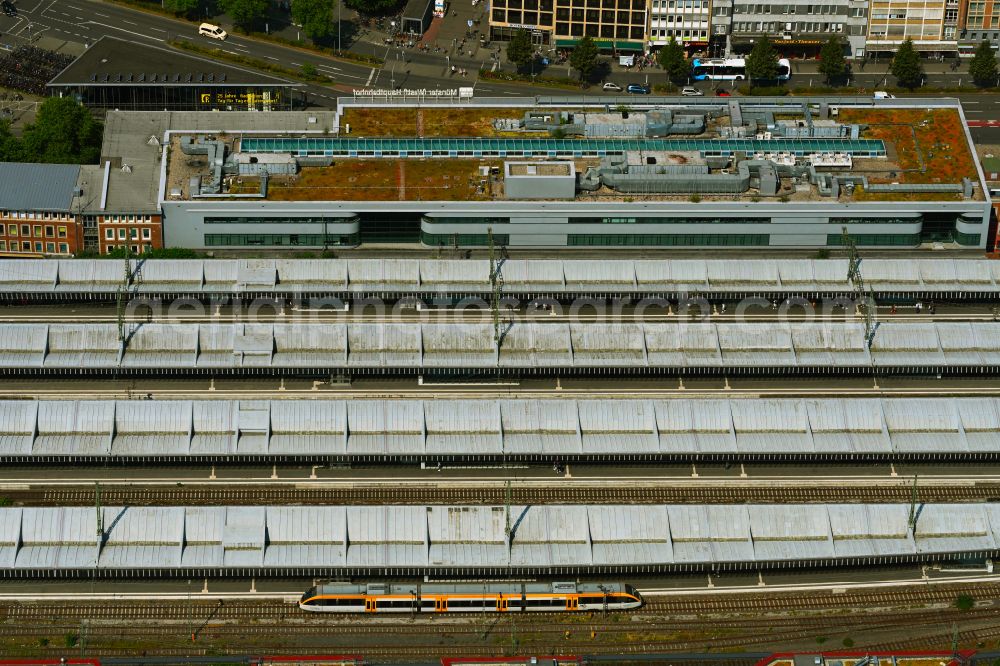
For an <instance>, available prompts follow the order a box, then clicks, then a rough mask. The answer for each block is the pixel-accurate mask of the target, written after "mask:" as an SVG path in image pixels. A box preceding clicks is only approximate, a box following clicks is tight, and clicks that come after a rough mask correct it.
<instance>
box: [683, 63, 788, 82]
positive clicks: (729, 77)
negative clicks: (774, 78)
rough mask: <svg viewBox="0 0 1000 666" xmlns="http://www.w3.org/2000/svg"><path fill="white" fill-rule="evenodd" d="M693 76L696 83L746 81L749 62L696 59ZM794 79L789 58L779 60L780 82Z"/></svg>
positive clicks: (692, 69)
mask: <svg viewBox="0 0 1000 666" xmlns="http://www.w3.org/2000/svg"><path fill="white" fill-rule="evenodd" d="M691 75H692V78H693V79H694V80H695V81H744V80H746V78H747V61H746V60H745V59H743V58H707V59H704V60H701V59H698V58H695V59H694V60H693V61H691ZM790 78H792V64H791V63H790V62H788V59H787V58H781V59H780V60H778V80H779V81H787V80H788V79H790Z"/></svg>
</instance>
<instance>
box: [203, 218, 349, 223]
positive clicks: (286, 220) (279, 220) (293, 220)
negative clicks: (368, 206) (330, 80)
mask: <svg viewBox="0 0 1000 666" xmlns="http://www.w3.org/2000/svg"><path fill="white" fill-rule="evenodd" d="M353 219H354V218H353V217H350V218H346V217H243V216H238V217H206V218H205V224H342V223H344V222H351V221H353Z"/></svg>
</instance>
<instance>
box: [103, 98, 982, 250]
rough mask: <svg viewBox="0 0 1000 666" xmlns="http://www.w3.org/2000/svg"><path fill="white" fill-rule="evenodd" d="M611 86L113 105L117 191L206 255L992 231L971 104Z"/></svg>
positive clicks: (899, 244) (783, 240)
mask: <svg viewBox="0 0 1000 666" xmlns="http://www.w3.org/2000/svg"><path fill="white" fill-rule="evenodd" d="M410 99H412V98H410ZM607 100H608V98H601V99H600V100H598V99H594V98H530V99H516V100H511V99H503V100H498V99H485V100H481V99H474V100H473V99H462V100H454V99H440V98H419V99H418V100H417V101H411V102H407V101H402V100H400V99H394V98H389V99H385V98H382V99H381V100H379V99H378V98H368V99H365V100H361V99H347V98H344V99H342V100H341V103H340V106H339V107H338V109H336V110H332V111H316V112H270V113H241V112H231V113H199V112H111V113H110V114H109V118H108V125H107V132H108V133H109V134H112V135H114V138H115V140H114V141H111V142H109V141H108V140H107V137H106V142H105V144H106V145H109V144H110V145H113V146H114V148H115V149H116V150H118V151H119V152H120V153H121V154H106V155H105V159H106V160H108V162H107V163H106V165H105V166H104V167H103V168H106V169H111V168H112V166H111V161H112V160H117V161H120V162H122V163H127V164H129V165H130V167H129V168H130V172H129V174H128V175H127V176H123V175H121V174H118V175H117V177H116V178H114V179H112V180H111V185H110V187H111V188H112V189H114V188H126V189H127V188H134V189H135V191H136V192H141V193H150V194H149V195H147V197H148V196H150V195H151V196H153V197H154V198H155V201H150V202H149V204H151V205H152V206H153V207H155V208H156V209H158V210H160V211H161V212H162V216H163V242H164V245H166V246H174V247H188V248H194V249H200V250H209V251H225V250H240V249H246V248H273V249H296V248H300V249H326V248H335V247H353V246H357V245H361V244H371V243H380V244H387V243H389V244H399V245H412V246H415V247H416V246H420V245H422V246H425V247H432V248H438V247H442V248H473V247H483V246H485V245H486V244H487V242H488V241H487V236H488V234H489V232H492V234H493V235H494V238H495V240H496V242H497V243H500V244H505V245H508V246H510V247H523V248H532V247H538V248H574V247H575V248H579V247H592V246H612V247H618V248H630V247H637V248H651V247H657V248H671V247H674V248H676V247H687V248H698V247H746V248H767V247H780V248H822V247H829V246H837V245H839V244H840V243H841V242H842V240H841V239H842V229H844V228H846V229H847V231H848V232H849V233H850V234H851V236H852V237H853V238H854V239H855V240H856V242H857V243H858V245H862V246H869V247H891V248H915V247H919V246H922V245H927V246H933V245H935V244H938V245H948V246H951V247H955V246H958V247H970V248H973V247H975V248H984V247H986V246H987V242H988V239H991V238H992V236H991V234H990V233H989V225H990V205H991V202H990V196H989V190H988V188H987V187H986V183H985V181H984V178H983V173H982V170H981V168H980V167H979V164H978V162H977V160H976V157H975V152H974V150H973V148H972V143H971V138H970V136H969V134H968V131H967V129H966V125H965V119H964V116H963V114H962V110H961V107H960V105H959V104H958V102H957V101H955V100H913V99H910V100H901V99H897V100H871V99H868V98H837V99H828V98H747V99H742V98H728V99H723V98H704V99H697V100H693V101H692V100H688V99H683V98H656V97H651V98H643V99H641V100H637V99H636V98H628V99H624V98H616V99H614V100H613V101H612V102H611V103H608V101H607ZM95 180H96V179H95ZM103 182H104V187H105V188H107V187H109V185H108V180H104V181H103ZM97 194H98V196H96V197H95V200H98V201H100V200H106V199H108V198H109V193H108V192H101V193H97ZM112 194H113V193H112ZM111 198H114V197H113V196H112V197H111ZM128 198H129V199H134V198H143V197H142V196H139V197H128ZM113 245H114V243H113V242H111V243H110V244H109V245H108V249H111V248H113ZM990 245H992V241H991V240H990Z"/></svg>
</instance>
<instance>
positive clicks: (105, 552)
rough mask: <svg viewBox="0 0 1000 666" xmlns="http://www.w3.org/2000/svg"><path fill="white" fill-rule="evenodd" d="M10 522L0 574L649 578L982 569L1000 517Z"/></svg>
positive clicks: (331, 512)
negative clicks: (806, 569)
mask: <svg viewBox="0 0 1000 666" xmlns="http://www.w3.org/2000/svg"><path fill="white" fill-rule="evenodd" d="M100 511H101V514H102V525H103V534H102V538H101V539H100V540H98V539H96V537H95V534H96V531H97V515H96V513H95V511H94V508H93V507H90V508H88V507H78V508H67V507H45V508H2V509H0V570H5V571H7V572H9V573H10V572H13V573H15V574H16V573H20V574H21V575H24V574H25V573H30V572H41V571H44V570H55V571H66V570H72V571H87V570H91V569H93V568H94V567H95V564H96V568H97V569H98V570H108V571H121V570H142V571H174V570H179V569H186V570H196V569H216V570H222V571H227V570H229V571H231V570H239V571H244V572H260V571H268V572H280V571H288V570H297V571H301V572H308V571H317V570H322V571H337V570H343V571H365V570H386V569H390V568H394V569H396V570H398V571H400V572H415V571H435V570H442V569H443V570H451V571H456V570H466V571H475V570H488V569H502V568H505V567H507V566H511V567H515V568H517V569H519V570H522V571H524V570H530V571H534V572H544V571H547V570H549V571H554V570H563V571H586V570H588V569H591V568H597V569H601V570H611V569H618V570H631V571H643V570H653V569H662V568H664V567H675V568H685V567H694V568H700V567H704V566H706V565H707V566H712V565H720V566H742V565H749V566H755V565H766V566H780V565H783V564H786V565H787V564H789V563H796V562H798V563H799V564H802V565H804V564H806V563H812V562H817V561H823V562H826V563H827V564H831V563H834V562H835V561H838V560H841V561H842V560H845V559H851V558H873V557H887V558H890V560H891V558H913V557H927V556H932V557H933V556H945V555H950V556H957V555H965V556H970V557H975V556H977V555H980V556H981V555H983V554H986V553H991V552H995V551H996V550H997V549H998V548H1000V506H996V505H986V504H981V505H970V504H957V505H954V504H953V505H949V504H925V505H922V506H921V510H920V512H919V516H918V519H917V521H916V527H915V529H911V527H910V525H909V522H908V521H909V507H908V506H907V505H905V504H895V505H881V504H876V505H866V504H849V505H848V504H838V505H823V504H808V505H802V504H798V505H797V504H783V505H711V506H704V505H666V506H664V505H599V506H587V505H573V506H569V505H547V506H511V507H510V514H511V525H512V526H513V527H512V532H511V537H510V539H509V541H508V538H507V536H506V525H507V514H506V509H505V508H504V507H503V506H461V507H455V506H281V507H279V506H267V507H264V506H256V507H226V506H220V507H104V508H102V509H101V510H100Z"/></svg>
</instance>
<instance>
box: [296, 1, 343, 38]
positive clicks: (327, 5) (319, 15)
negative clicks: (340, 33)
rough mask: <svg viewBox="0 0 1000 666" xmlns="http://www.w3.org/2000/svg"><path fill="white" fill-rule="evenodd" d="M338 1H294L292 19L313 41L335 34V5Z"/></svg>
mask: <svg viewBox="0 0 1000 666" xmlns="http://www.w3.org/2000/svg"><path fill="white" fill-rule="evenodd" d="M335 1H336V0H292V19H294V21H295V22H296V23H298V24H299V25H301V26H302V32H304V33H306V34H307V35H308V36H309V38H310V39H312V40H313V41H316V40H322V39H326V38H327V37H330V36H331V35H332V34H333V4H334V2H335Z"/></svg>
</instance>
